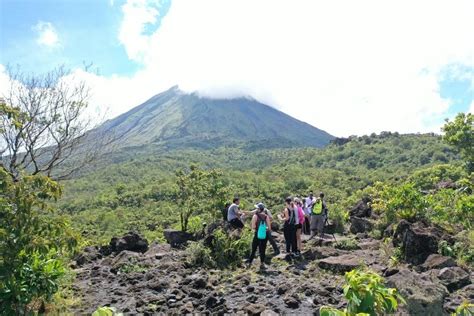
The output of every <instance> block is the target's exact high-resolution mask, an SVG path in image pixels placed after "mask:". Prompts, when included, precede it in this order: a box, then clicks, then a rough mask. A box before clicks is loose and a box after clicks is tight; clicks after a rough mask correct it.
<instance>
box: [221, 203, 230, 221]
mask: <svg viewBox="0 0 474 316" xmlns="http://www.w3.org/2000/svg"><path fill="white" fill-rule="evenodd" d="M229 207H230V203H226V204H225V206H224V208H223V209H222V218H223V219H224V222H227V213H228V212H229Z"/></svg>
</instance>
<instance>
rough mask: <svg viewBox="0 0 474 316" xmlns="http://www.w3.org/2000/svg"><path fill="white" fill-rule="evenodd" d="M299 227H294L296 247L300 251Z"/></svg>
mask: <svg viewBox="0 0 474 316" xmlns="http://www.w3.org/2000/svg"><path fill="white" fill-rule="evenodd" d="M301 246H302V245H301V228H297V229H296V247H297V248H298V251H301Z"/></svg>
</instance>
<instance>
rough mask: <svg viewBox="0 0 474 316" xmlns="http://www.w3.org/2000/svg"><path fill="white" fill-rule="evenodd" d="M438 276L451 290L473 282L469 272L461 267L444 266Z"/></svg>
mask: <svg viewBox="0 0 474 316" xmlns="http://www.w3.org/2000/svg"><path fill="white" fill-rule="evenodd" d="M438 278H439V279H440V280H441V283H443V284H444V285H445V286H446V288H447V289H448V291H449V292H454V291H456V290H458V289H460V288H462V287H463V286H466V285H468V284H469V283H471V279H470V276H469V273H467V272H466V271H464V270H463V269H461V268H460V267H447V268H443V269H441V270H440V271H439V273H438Z"/></svg>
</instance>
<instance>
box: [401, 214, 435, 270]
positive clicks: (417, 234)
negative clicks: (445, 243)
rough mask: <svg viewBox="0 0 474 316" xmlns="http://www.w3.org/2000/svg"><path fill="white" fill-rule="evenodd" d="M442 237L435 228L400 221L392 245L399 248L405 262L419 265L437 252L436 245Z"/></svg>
mask: <svg viewBox="0 0 474 316" xmlns="http://www.w3.org/2000/svg"><path fill="white" fill-rule="evenodd" d="M442 236H443V232H442V231H441V230H440V229H438V228H436V227H430V226H426V225H425V224H423V223H421V222H417V223H414V224H411V223H409V222H408V221H405V220H401V221H400V223H399V224H398V226H397V229H396V231H395V234H394V239H393V243H394V245H395V246H398V245H400V246H401V248H402V251H403V255H404V259H405V261H407V262H408V263H412V264H415V265H419V264H422V263H423V262H425V261H426V259H427V258H428V256H429V255H431V254H435V253H437V252H438V243H439V241H440V240H441V238H442Z"/></svg>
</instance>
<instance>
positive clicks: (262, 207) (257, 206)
mask: <svg viewBox="0 0 474 316" xmlns="http://www.w3.org/2000/svg"><path fill="white" fill-rule="evenodd" d="M258 211H262V212H263V213H265V214H266V215H268V217H269V218H270V221H273V216H272V212H270V210H269V209H267V208H266V207H265V204H263V203H262V202H259V203H257V204H255V209H254V210H253V211H251V212H250V213H251V214H252V215H255V214H257V212H258ZM267 238H268V241H269V242H270V245H272V248H273V253H274V255H275V256H278V255H279V254H280V249H279V248H278V245H277V243H276V241H275V239H274V238H273V235H272V232H271V231H269V232H268V236H267Z"/></svg>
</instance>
